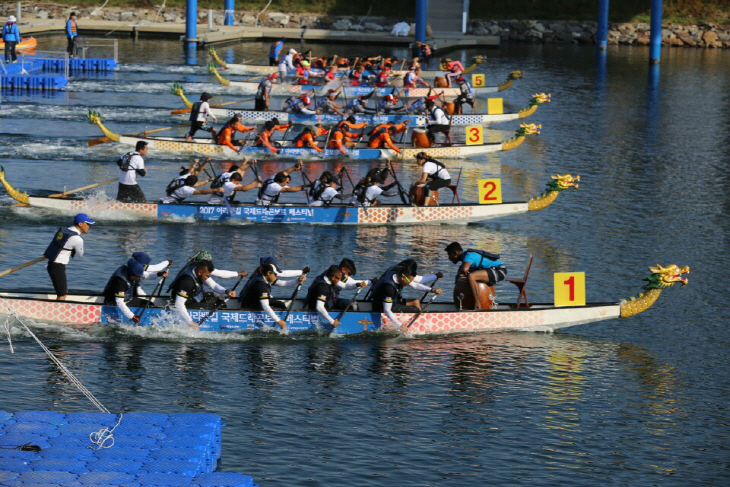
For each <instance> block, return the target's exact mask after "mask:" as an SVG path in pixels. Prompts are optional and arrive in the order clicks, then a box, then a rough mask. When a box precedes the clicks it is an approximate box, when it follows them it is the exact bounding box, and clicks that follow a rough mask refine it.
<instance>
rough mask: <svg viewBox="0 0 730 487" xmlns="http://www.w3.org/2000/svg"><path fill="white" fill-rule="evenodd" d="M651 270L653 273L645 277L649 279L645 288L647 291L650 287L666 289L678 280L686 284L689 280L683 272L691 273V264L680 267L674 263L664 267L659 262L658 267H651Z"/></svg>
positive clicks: (683, 284)
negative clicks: (683, 275)
mask: <svg viewBox="0 0 730 487" xmlns="http://www.w3.org/2000/svg"><path fill="white" fill-rule="evenodd" d="M649 270H650V271H651V272H652V274H651V275H650V276H649V277H647V278H646V279H644V280H645V281H648V283H647V284H646V285H645V286H644V289H645V290H647V291H648V290H649V289H664V288H667V287H669V286H673V285H674V284H675V283H678V282H681V283H682V286H686V285H687V284H688V282H689V280H688V279H687V278H686V277H682V274H689V266H684V267H682V268H680V267H679V266H677V265H674V264H672V265H669V266H667V267H662V266H661V265H659V264H657V265H656V267H649Z"/></svg>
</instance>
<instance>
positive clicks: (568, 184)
mask: <svg viewBox="0 0 730 487" xmlns="http://www.w3.org/2000/svg"><path fill="white" fill-rule="evenodd" d="M578 181H580V176H579V175H577V174H576V175H575V176H571V175H570V174H556V175H555V176H550V181H548V183H547V185H546V187H545V189H546V190H547V191H563V190H566V189H568V188H573V189H578V184H577V182H578Z"/></svg>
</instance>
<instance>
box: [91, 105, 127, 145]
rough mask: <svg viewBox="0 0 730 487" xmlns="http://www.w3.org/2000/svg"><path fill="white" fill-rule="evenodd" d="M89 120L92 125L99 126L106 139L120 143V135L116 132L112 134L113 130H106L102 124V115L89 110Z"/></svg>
mask: <svg viewBox="0 0 730 487" xmlns="http://www.w3.org/2000/svg"><path fill="white" fill-rule="evenodd" d="M87 119H88V121H89V123H90V124H92V125H98V126H99V128H100V129H101V131H102V132H103V133H104V136H105V137H107V138H109V139H111V140H113V141H114V142H119V138H120V137H119V134H118V133H116V132H112V131H111V130H109V129H108V128H106V127H105V126H104V124H103V123H101V114H100V113H99V112H97V111H94V110H92V109H89V115H88V116H87Z"/></svg>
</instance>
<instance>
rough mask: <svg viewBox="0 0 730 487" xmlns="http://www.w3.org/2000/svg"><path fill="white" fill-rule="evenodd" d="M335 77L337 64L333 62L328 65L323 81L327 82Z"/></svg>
mask: <svg viewBox="0 0 730 487" xmlns="http://www.w3.org/2000/svg"><path fill="white" fill-rule="evenodd" d="M336 77H337V65H336V64H333V65H332V66H330V67H329V69H328V70H327V73H326V74H325V75H324V79H325V83H329V82H330V81H334V80H335V78H336Z"/></svg>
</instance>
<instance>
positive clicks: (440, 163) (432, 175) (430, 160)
mask: <svg viewBox="0 0 730 487" xmlns="http://www.w3.org/2000/svg"><path fill="white" fill-rule="evenodd" d="M426 162H432V163H434V164H436V166H437V167H438V170H437V171H436V174H429V175H428V177H429V178H431V179H440V180H442V181H445V180H446V178H442V177H441V176H439V173H440V172H441V171H442V170H443V171H446V166H445V165H444V164H443V163H442V162H439V161H437V160H436V159H433V158H431V157H428V158H426ZM446 172H448V171H446ZM449 179H450V178H449Z"/></svg>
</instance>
